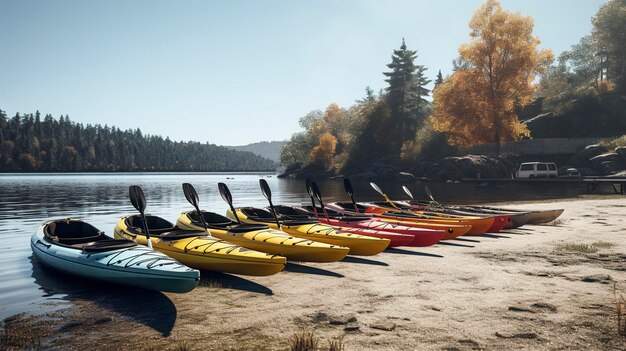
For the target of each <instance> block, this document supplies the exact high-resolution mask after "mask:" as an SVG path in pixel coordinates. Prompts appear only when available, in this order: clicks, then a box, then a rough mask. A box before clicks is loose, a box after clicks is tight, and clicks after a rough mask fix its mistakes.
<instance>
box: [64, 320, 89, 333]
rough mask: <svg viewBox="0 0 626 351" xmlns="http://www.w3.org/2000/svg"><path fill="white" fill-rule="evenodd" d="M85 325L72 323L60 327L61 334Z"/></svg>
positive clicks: (76, 322) (78, 322)
mask: <svg viewBox="0 0 626 351" xmlns="http://www.w3.org/2000/svg"><path fill="white" fill-rule="evenodd" d="M82 325H83V322H80V321H70V322H67V323H65V324H63V325H62V326H60V327H59V332H65V331H68V330H71V329H74V328H77V327H80V326H82Z"/></svg>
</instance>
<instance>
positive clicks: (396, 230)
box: [274, 206, 446, 247]
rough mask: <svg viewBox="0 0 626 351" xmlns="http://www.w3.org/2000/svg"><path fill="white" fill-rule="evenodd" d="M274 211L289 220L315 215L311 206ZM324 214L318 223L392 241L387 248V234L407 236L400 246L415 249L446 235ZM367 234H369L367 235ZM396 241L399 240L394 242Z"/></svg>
mask: <svg viewBox="0 0 626 351" xmlns="http://www.w3.org/2000/svg"><path fill="white" fill-rule="evenodd" d="M274 209H275V210H276V213H277V214H280V215H281V216H286V217H290V218H294V216H298V217H299V216H303V215H306V216H308V217H311V216H316V213H317V212H316V211H314V210H313V208H312V206H304V207H290V206H275V207H274ZM318 209H319V208H318ZM320 212H321V210H320ZM326 214H327V215H328V218H326V217H325V216H316V219H317V220H318V221H319V222H320V223H324V224H328V225H332V226H333V227H338V228H340V229H341V230H342V231H345V232H348V233H356V234H362V235H370V236H372V235H375V236H380V237H383V238H387V239H390V240H392V244H390V245H389V246H394V245H393V241H394V239H392V238H391V237H389V234H395V235H402V236H408V237H409V238H410V239H411V240H410V241H408V242H406V243H404V244H401V245H403V246H416V247H424V246H431V245H435V244H437V243H438V242H439V241H440V240H442V239H443V238H444V236H445V235H446V232H445V231H443V230H433V229H425V228H418V227H408V226H403V225H397V224H392V223H387V222H381V221H377V220H374V219H372V218H371V217H369V216H343V215H341V214H340V213H338V212H335V211H332V210H327V212H326ZM363 230H366V231H367V232H362V231H363ZM368 232H369V233H370V234H368ZM398 241H399V240H396V242H398ZM396 246H400V245H396Z"/></svg>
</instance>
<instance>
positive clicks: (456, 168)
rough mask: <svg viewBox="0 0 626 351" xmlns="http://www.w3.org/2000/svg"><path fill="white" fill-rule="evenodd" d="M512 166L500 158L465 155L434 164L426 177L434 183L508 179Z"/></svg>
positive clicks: (447, 158)
mask: <svg viewBox="0 0 626 351" xmlns="http://www.w3.org/2000/svg"><path fill="white" fill-rule="evenodd" d="M512 173H513V164H512V163H511V162H509V161H508V160H506V159H505V158H502V157H492V156H483V155H465V156H462V157H446V158H444V159H441V160H439V161H437V162H435V163H434V164H433V165H432V166H431V167H430V168H429V169H428V171H427V172H426V177H427V178H429V179H433V180H436V181H446V180H450V181H451V182H454V181H455V180H462V179H463V178H476V177H477V176H478V175H479V174H480V177H481V178H510V177H511V174H512Z"/></svg>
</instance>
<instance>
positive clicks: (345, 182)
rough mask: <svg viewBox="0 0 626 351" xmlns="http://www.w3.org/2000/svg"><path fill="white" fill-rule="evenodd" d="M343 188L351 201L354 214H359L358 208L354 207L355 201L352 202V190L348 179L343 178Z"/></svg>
mask: <svg viewBox="0 0 626 351" xmlns="http://www.w3.org/2000/svg"><path fill="white" fill-rule="evenodd" d="M343 187H344V188H345V189H346V194H348V195H349V196H350V200H352V205H353V206H354V210H355V211H356V213H359V207H358V206H357V205H356V201H354V189H352V183H350V179H348V178H343Z"/></svg>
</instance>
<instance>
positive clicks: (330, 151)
mask: <svg viewBox="0 0 626 351" xmlns="http://www.w3.org/2000/svg"><path fill="white" fill-rule="evenodd" d="M336 147H337V138H335V136H333V135H332V134H331V133H328V132H326V133H324V134H322V135H321V136H320V139H319V144H317V145H316V146H315V147H314V148H313V149H312V150H311V158H312V159H313V161H315V162H318V163H319V164H321V165H323V166H324V167H326V168H328V167H330V165H331V161H332V159H333V156H335V148H336Z"/></svg>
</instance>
